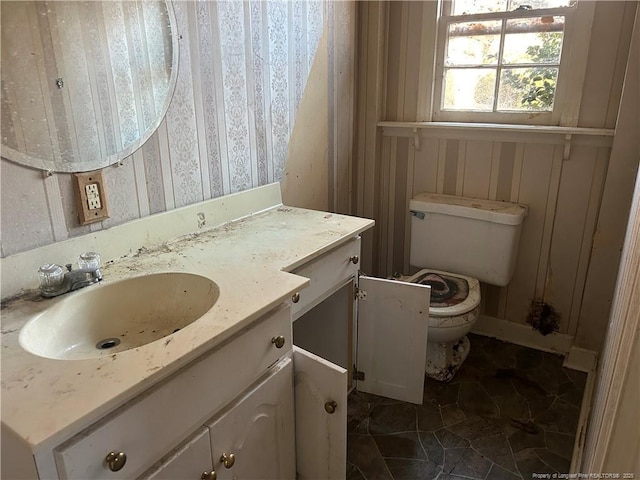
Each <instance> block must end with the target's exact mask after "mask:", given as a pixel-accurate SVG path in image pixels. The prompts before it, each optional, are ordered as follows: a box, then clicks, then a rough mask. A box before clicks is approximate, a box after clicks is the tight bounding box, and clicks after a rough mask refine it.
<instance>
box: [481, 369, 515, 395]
mask: <svg viewBox="0 0 640 480" xmlns="http://www.w3.org/2000/svg"><path fill="white" fill-rule="evenodd" d="M479 382H480V385H482V388H484V389H485V390H486V392H487V393H488V394H489V396H491V397H497V396H505V395H515V394H516V390H515V388H513V385H511V382H510V381H509V380H506V381H505V379H504V378H498V377H497V376H496V373H495V372H494V373H493V374H492V375H485V376H484V377H482V378H481V379H480V380H479Z"/></svg>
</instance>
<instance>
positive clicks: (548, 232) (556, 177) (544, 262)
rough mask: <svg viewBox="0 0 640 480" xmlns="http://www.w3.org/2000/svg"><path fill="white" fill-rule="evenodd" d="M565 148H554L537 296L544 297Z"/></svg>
mask: <svg viewBox="0 0 640 480" xmlns="http://www.w3.org/2000/svg"><path fill="white" fill-rule="evenodd" d="M562 154H563V149H562V147H560V146H556V147H555V148H554V149H553V153H552V157H553V164H552V166H551V177H550V179H549V193H548V196H547V208H546V212H545V219H544V227H543V231H542V245H541V246H540V260H539V262H538V273H537V275H536V276H537V281H536V290H535V297H536V298H543V297H544V290H545V289H544V287H545V283H546V276H547V267H548V265H549V252H550V250H551V237H552V235H553V225H554V220H555V216H556V206H557V201H558V190H559V186H560V176H561V173H562V163H563V161H562Z"/></svg>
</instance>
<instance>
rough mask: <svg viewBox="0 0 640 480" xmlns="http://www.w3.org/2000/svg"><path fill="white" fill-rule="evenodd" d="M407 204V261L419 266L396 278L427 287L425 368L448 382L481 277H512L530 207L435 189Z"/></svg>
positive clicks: (493, 280) (464, 347) (462, 353)
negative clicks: (427, 326)
mask: <svg viewBox="0 0 640 480" xmlns="http://www.w3.org/2000/svg"><path fill="white" fill-rule="evenodd" d="M409 208H410V213H411V247H410V264H411V266H412V267H415V268H419V269H420V270H419V271H418V272H417V273H416V274H415V275H412V276H410V277H401V278H399V280H402V281H406V282H412V283H421V284H424V285H429V286H431V303H430V308H429V329H428V335H427V359H426V365H425V371H426V374H427V376H429V377H430V378H433V379H436V380H440V381H443V382H448V381H450V380H451V379H452V378H453V377H454V376H455V374H456V372H457V371H458V370H459V369H460V366H461V365H462V362H464V360H465V359H466V358H467V356H468V355H469V350H470V342H469V339H468V337H467V333H469V331H471V328H472V327H473V325H474V324H475V322H476V320H477V319H478V312H479V310H480V282H485V283H489V284H491V285H498V286H505V285H507V284H508V283H509V281H510V280H511V278H512V277H513V273H514V271H515V267H516V258H517V255H518V245H519V242H520V230H521V226H522V221H523V219H524V217H525V216H526V215H527V210H528V209H527V206H526V205H521V204H515V203H507V202H498V201H491V200H480V199H476V198H465V197H457V196H453V195H443V194H434V193H420V194H418V195H416V196H415V197H413V198H412V199H411V201H410V202H409Z"/></svg>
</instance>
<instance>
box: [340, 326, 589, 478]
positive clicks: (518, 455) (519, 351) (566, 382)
mask: <svg viewBox="0 0 640 480" xmlns="http://www.w3.org/2000/svg"><path fill="white" fill-rule="evenodd" d="M469 338H470V340H471V352H470V353H469V357H468V358H467V360H466V362H465V363H464V364H463V366H462V368H461V369H460V371H459V372H458V374H457V375H456V377H455V378H454V379H453V380H452V381H451V382H450V383H448V384H445V383H440V382H436V381H433V380H430V379H427V381H426V382H425V395H424V401H423V404H422V405H413V404H410V403H404V402H399V401H395V400H390V399H387V398H383V397H378V396H375V395H369V394H365V393H360V392H355V391H354V392H353V393H351V395H350V396H349V404H348V418H347V422H348V423H347V425H348V440H347V479H349V480H355V479H364V480H378V479H381V480H405V479H407V480H409V479H410V480H418V479H419V480H428V479H437V480H445V479H446V480H458V479H489V480H511V479H514V480H516V479H525V480H526V479H530V478H532V473H555V472H558V473H567V472H568V471H569V465H570V462H571V454H572V450H573V442H574V437H575V433H576V427H577V424H578V417H579V414H580V403H581V401H582V392H583V391H584V386H585V382H586V374H585V373H582V372H576V371H574V370H569V369H566V368H563V367H562V357H559V356H556V355H553V354H550V353H544V352H539V351H537V350H532V349H529V348H524V347H520V346H517V345H513V344H510V343H505V342H501V341H498V340H495V339H490V338H487V337H482V336H478V335H470V336H469Z"/></svg>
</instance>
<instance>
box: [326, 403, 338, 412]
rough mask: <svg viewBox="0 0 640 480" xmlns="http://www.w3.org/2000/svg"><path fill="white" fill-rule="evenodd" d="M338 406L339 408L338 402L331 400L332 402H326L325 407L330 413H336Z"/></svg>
mask: <svg viewBox="0 0 640 480" xmlns="http://www.w3.org/2000/svg"><path fill="white" fill-rule="evenodd" d="M336 408H338V404H337V403H336V402H335V401H333V400H331V401H330V402H326V403H325V404H324V409H325V410H326V411H327V413H329V414H334V413H336Z"/></svg>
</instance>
